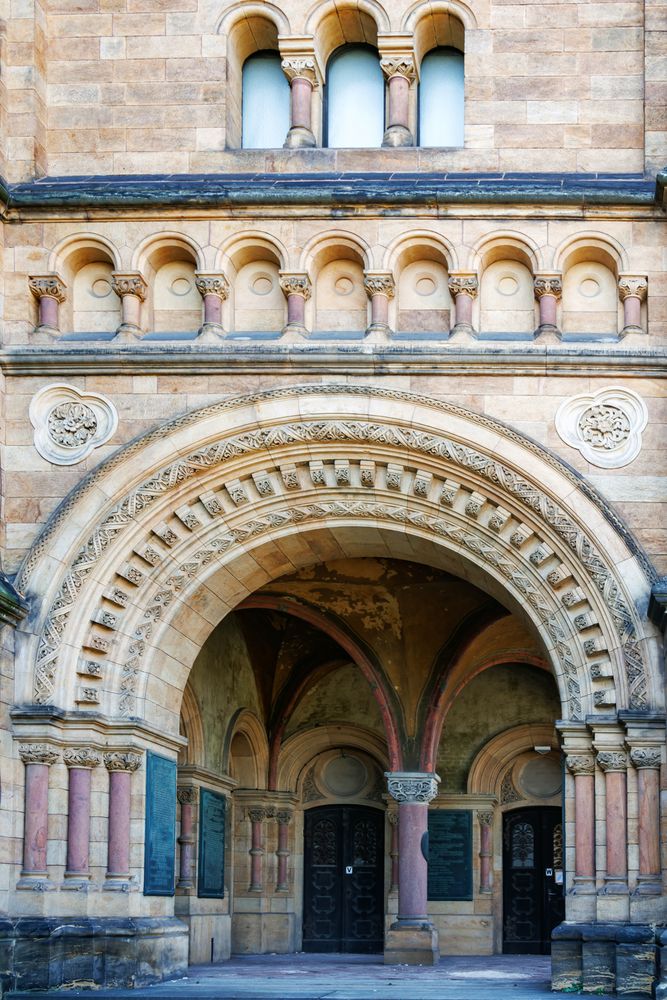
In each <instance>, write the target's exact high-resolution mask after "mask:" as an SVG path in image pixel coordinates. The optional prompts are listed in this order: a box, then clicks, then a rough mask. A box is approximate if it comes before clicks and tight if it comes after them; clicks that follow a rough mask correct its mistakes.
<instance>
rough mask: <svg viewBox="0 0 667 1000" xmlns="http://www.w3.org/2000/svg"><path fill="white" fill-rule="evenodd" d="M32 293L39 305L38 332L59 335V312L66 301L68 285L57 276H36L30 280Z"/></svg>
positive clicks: (32, 276)
mask: <svg viewBox="0 0 667 1000" xmlns="http://www.w3.org/2000/svg"><path fill="white" fill-rule="evenodd" d="M28 282H29V285H30V291H31V292H32V294H33V295H34V296H35V298H36V299H37V301H38V303H39V318H38V320H37V328H36V329H37V332H43V333H51V334H54V333H59V332H60V323H59V321H58V312H59V306H60V303H61V302H64V301H65V298H66V294H65V289H66V285H65V282H64V281H63V280H62V278H60V277H59V275H57V274H34V275H31V276H30V277H29V279H28Z"/></svg>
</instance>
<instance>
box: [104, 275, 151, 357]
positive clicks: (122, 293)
mask: <svg viewBox="0 0 667 1000" xmlns="http://www.w3.org/2000/svg"><path fill="white" fill-rule="evenodd" d="M111 287H112V288H113V290H114V292H115V293H116V295H117V296H118V297H119V299H120V300H121V323H120V326H119V327H118V329H117V330H116V336H115V337H114V340H116V341H125V342H130V343H131V342H132V341H134V340H138V339H139V337H140V336H141V333H142V329H141V303H142V302H144V301H145V299H146V292H147V290H148V286H147V284H146V282H145V281H144V279H143V278H142V276H141V275H140V274H139V273H138V272H136V271H131V272H129V273H128V274H121V273H120V272H118V271H116V272H114V274H113V275H112V281H111Z"/></svg>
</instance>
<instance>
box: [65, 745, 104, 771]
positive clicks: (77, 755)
mask: <svg viewBox="0 0 667 1000" xmlns="http://www.w3.org/2000/svg"><path fill="white" fill-rule="evenodd" d="M63 760H64V761H65V763H66V764H67V766H68V767H97V766H98V765H99V764H101V763H102V758H101V757H100V755H99V754H98V752H97V750H93V748H92V747H68V748H67V750H65V751H64V752H63Z"/></svg>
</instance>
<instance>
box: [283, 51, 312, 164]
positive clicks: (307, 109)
mask: <svg viewBox="0 0 667 1000" xmlns="http://www.w3.org/2000/svg"><path fill="white" fill-rule="evenodd" d="M282 68H283V73H284V74H285V76H286V77H287V79H288V80H289V82H290V128H289V132H288V133H287V138H286V139H285V148H286V149H304V148H308V147H312V146H315V145H317V144H316V142H315V136H314V134H313V125H312V111H311V108H312V102H313V90H314V89H315V87H316V86H317V67H316V64H315V59H314V57H313V56H310V55H305V56H288V57H286V58H285V59H283V61H282Z"/></svg>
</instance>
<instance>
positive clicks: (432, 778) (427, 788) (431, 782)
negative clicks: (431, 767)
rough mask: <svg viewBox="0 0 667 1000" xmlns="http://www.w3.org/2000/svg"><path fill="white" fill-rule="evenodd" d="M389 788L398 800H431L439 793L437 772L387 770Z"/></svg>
mask: <svg viewBox="0 0 667 1000" xmlns="http://www.w3.org/2000/svg"><path fill="white" fill-rule="evenodd" d="M385 778H386V779H387V789H388V791H389V794H390V795H391V797H392V798H393V799H396V801H397V802H424V803H427V802H430V801H431V800H432V799H434V798H435V797H436V795H437V794H438V785H439V784H440V778H439V777H438V775H437V774H425V773H423V772H419V771H385Z"/></svg>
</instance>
